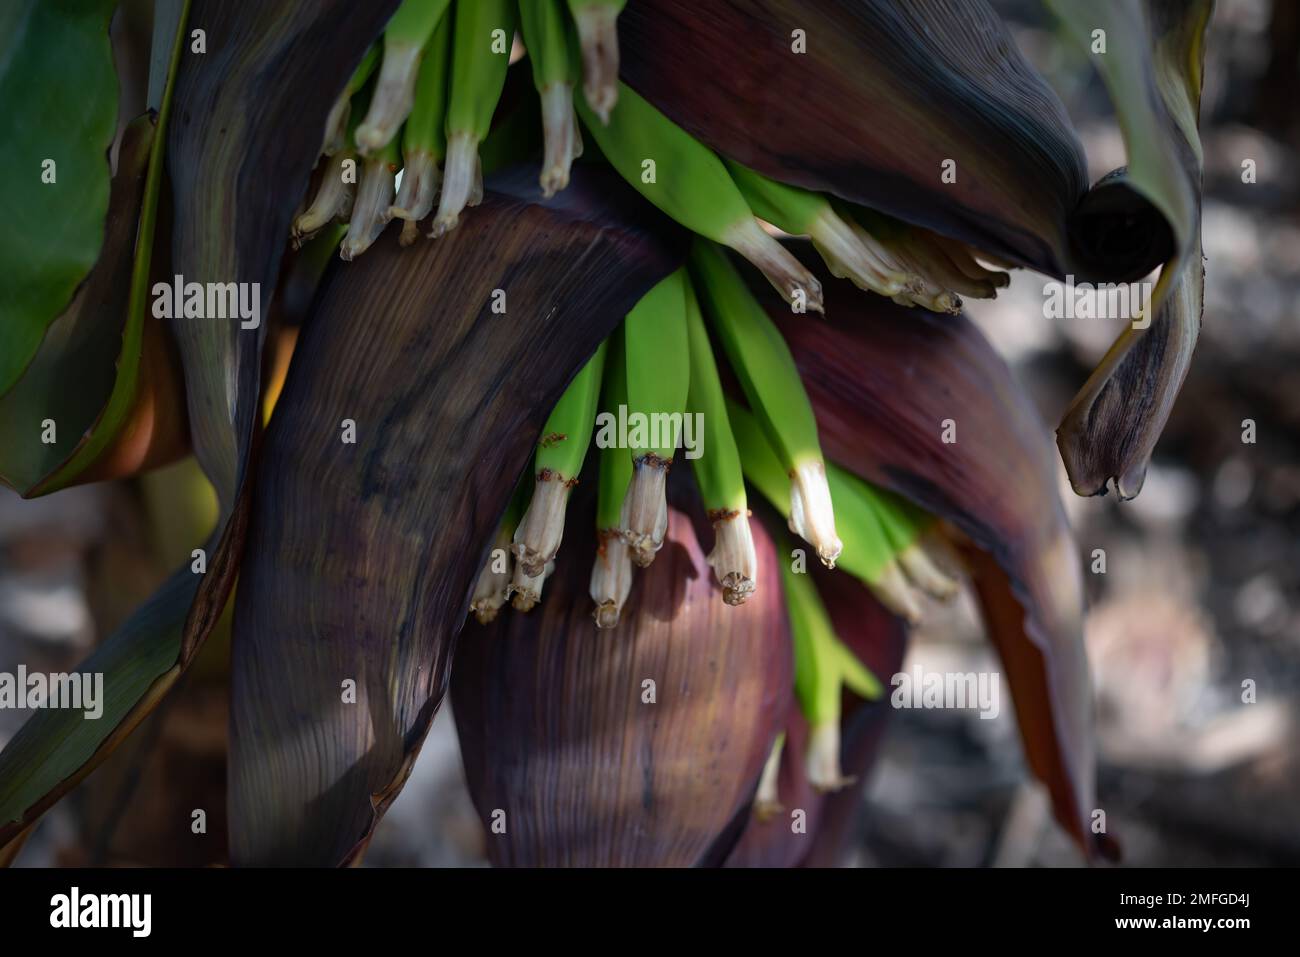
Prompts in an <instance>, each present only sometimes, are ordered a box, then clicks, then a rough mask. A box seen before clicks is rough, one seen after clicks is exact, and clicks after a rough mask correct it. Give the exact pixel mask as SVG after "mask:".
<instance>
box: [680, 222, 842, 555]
mask: <svg viewBox="0 0 1300 957" xmlns="http://www.w3.org/2000/svg"><path fill="white" fill-rule="evenodd" d="M690 266H691V272H692V275H693V276H694V277H695V280H696V282H695V288H696V290H697V291H698V292H699V293H700V299H701V300H702V302H703V303H704V305H705V312H706V313H707V314H708V316H709V319H710V320H711V321H712V323H713V328H714V329H715V330H716V332H717V334H718V338H719V340H721V342H722V345H723V348H724V349H725V350H726V352H727V358H728V359H729V360H730V361H731V368H732V369H733V370H734V371H735V373H736V377H737V378H738V379H739V380H740V384H741V388H742V389H744V392H745V397H746V398H747V399H748V400H749V406H750V408H751V409H753V410H754V413H755V415H756V416H757V417H758V420H759V423H760V424H761V425H762V427H763V431H764V433H765V434H766V435H767V438H768V441H769V442H771V443H772V448H773V449H774V450H775V451H776V453H777V458H778V459H779V461H780V462H781V466H782V468H783V469H784V470H785V472H786V474H787V475H789V477H790V512H789V519H790V530H791V531H792V532H794V533H795V534H796V535H798V536H799V537H800V538H802V539H803V540H804V541H806V542H808V543H809V544H811V545H812V546H813V547H814V548H815V549H817V557H818V558H820V559H821V560H822V562H823V563H824V564H825V565H826V566H827V567H829V568H834V567H835V561H836V559H838V558H839V557H840V551H841V550H842V548H843V546H842V544H841V542H840V539H839V536H838V535H836V533H835V513H834V508H833V506H832V504H831V495H830V489H829V488H828V487H827V485H826V465H825V462H824V460H823V458H822V450H821V443H820V441H819V440H818V438H817V420H816V419H815V418H814V417H813V411H812V403H811V402H809V400H808V394H807V393H806V392H804V388H803V383H802V382H800V380H799V370H798V369H796V368H795V364H794V357H793V356H791V355H790V349H789V347H788V346H787V345H786V344H785V340H784V339H783V338H781V333H780V332H779V331H778V330H777V328H776V326H775V325H774V324H773V322H772V320H771V319H769V318H768V316H767V313H765V312H764V311H763V307H762V306H760V305H759V304H758V301H757V300H756V299H754V296H753V294H752V293H751V292H750V291H749V288H748V287H747V286H746V285H745V281H744V279H742V278H741V277H740V274H739V273H738V272H736V269H735V267H733V266H732V265H731V263H730V262H728V261H727V256H726V254H725V253H724V252H723V251H722V250H721V249H720V248H718V247H717V246H715V245H714V244H713V243H710V242H707V241H705V240H700V239H697V240H696V241H695V244H694V246H693V247H692V248H691V258H690Z"/></svg>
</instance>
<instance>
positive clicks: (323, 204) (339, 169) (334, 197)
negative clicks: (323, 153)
mask: <svg viewBox="0 0 1300 957" xmlns="http://www.w3.org/2000/svg"><path fill="white" fill-rule="evenodd" d="M349 161H351V166H349V165H348V163H349ZM348 169H351V170H353V171H354V172H355V170H356V154H355V153H354V152H352V150H351V149H350V148H348V149H341V150H338V151H336V152H335V153H334V155H332V156H330V157H328V158H327V159H326V161H325V170H324V171H323V172H322V173H321V179H320V183H319V185H318V186H317V187H316V195H315V196H313V197H312V201H311V205H310V206H308V207H307V208H306V209H305V210H303V211H302V212H301V213H299V214H298V215H297V216H296V217H294V220H293V226H292V228H291V231H290V242H291V243H292V245H293V248H294V249H299V248H301V247H302V246H303V245H304V244H305V243H307V242H309V241H311V240H312V239H313V238H315V236H316V234H317V233H319V232H320V231H321V230H322V229H324V228H325V227H326V226H328V225H329V224H330V223H332V222H333V221H334V220H335V219H344V218H347V217H348V216H350V215H351V212H352V203H353V200H354V199H355V194H356V190H355V189H354V188H353V184H352V183H350V182H348V178H349V177H348V176H347V175H346V171H347V170H348Z"/></svg>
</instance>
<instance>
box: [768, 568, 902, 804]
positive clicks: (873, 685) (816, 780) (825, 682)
mask: <svg viewBox="0 0 1300 957" xmlns="http://www.w3.org/2000/svg"><path fill="white" fill-rule="evenodd" d="M787 545H788V543H787ZM788 555H789V549H788V547H787V548H785V549H783V552H782V559H781V561H780V562H779V564H780V565H781V579H782V581H783V583H784V584H785V603H786V609H787V610H788V612H789V615H790V632H791V636H792V638H793V639H794V687H795V696H796V697H797V698H798V699H799V706H800V708H801V709H802V711H803V713H804V717H805V718H807V719H808V726H809V737H808V750H807V753H806V754H805V755H804V762H805V770H806V772H807V775H808V783H809V784H811V785H812V786H813V787H814V788H816V789H817V790H818V791H838V790H839V789H840V788H842V787H844V786H845V785H847V784H851V783H852V780H853V779H852V778H846V777H844V775H843V774H842V773H841V772H840V695H841V693H842V690H843V689H844V688H846V687H847V688H848V689H849V690H850V691H852V692H853V693H854V694H857V695H859V696H861V697H863V698H867V699H875V698H879V697H880V695H881V691H882V689H881V686H880V682H879V681H877V680H876V676H875V675H873V674H872V673H871V672H870V671H868V670H867V668H866V667H865V666H863V664H862V662H860V661H858V659H857V658H856V657H854V655H853V652H851V651H849V649H848V648H846V647H845V646H844V644H843V643H842V642H841V641H840V640H839V639H838V638H837V637H835V629H834V627H833V626H832V624H831V619H830V615H829V614H828V613H827V611H826V606H825V605H823V604H822V600H821V595H819V594H818V593H817V586H816V585H815V584H814V583H813V580H812V578H811V577H810V576H809V575H808V574H807V573H800V572H796V571H795V570H794V569H793V568H792V567H791V563H790V561H789V560H788V558H787V557H786V556H788Z"/></svg>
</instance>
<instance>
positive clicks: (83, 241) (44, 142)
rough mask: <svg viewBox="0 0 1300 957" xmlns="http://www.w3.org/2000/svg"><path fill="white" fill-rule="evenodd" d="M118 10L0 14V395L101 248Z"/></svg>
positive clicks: (85, 0) (113, 122)
mask: <svg viewBox="0 0 1300 957" xmlns="http://www.w3.org/2000/svg"><path fill="white" fill-rule="evenodd" d="M116 6H117V3H116V0H76V2H62V3H50V2H47V0H17V2H11V3H7V4H5V5H4V7H3V9H2V10H0V114H2V115H3V116H4V118H5V133H4V136H3V137H0V176H2V177H3V181H4V184H5V187H4V189H3V190H0V217H3V220H4V223H5V229H4V232H3V235H2V236H0V261H2V262H4V263H5V266H6V268H5V269H4V270H3V271H0V395H4V394H5V393H7V392H8V391H9V390H10V389H11V388H12V387H13V385H14V383H15V382H17V381H18V379H19V377H20V376H21V375H22V374H23V370H25V369H26V368H27V366H28V364H29V363H30V362H31V361H32V358H33V357H34V356H35V355H36V352H37V350H38V349H39V348H40V344H41V340H42V339H44V337H45V333H46V331H47V330H48V328H49V326H50V324H51V323H52V322H54V320H55V319H56V318H57V317H58V316H60V315H61V314H62V313H63V312H64V310H65V309H66V308H67V306H68V304H69V303H70V302H71V301H72V297H73V294H74V293H75V292H76V289H77V287H78V286H79V285H80V284H81V282H82V281H83V280H84V279H85V278H86V276H87V275H88V274H89V273H90V270H91V267H93V266H94V265H95V260H96V259H98V258H99V251H100V248H101V246H102V245H103V242H104V230H105V218H106V217H107V214H108V204H109V181H110V170H109V163H108V149H109V147H110V146H111V145H112V142H113V138H114V135H115V134H116V132H117V79H116V76H115V75H114V72H113V51H112V46H111V44H110V43H109V36H108V24H109V20H110V18H111V17H112V15H113V10H114V8H115V7H116ZM51 117H57V118H58V122H57V123H53V124H52V123H51V122H50V118H51ZM51 163H52V164H53V165H49V164H51Z"/></svg>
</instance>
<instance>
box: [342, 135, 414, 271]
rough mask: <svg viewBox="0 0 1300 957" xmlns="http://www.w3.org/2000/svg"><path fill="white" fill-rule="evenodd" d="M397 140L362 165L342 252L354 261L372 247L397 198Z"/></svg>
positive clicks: (343, 257)
mask: <svg viewBox="0 0 1300 957" xmlns="http://www.w3.org/2000/svg"><path fill="white" fill-rule="evenodd" d="M400 160H401V157H400V156H398V152H397V143H396V142H395V141H389V143H388V144H387V145H386V146H383V147H380V148H379V149H378V150H376V151H375V152H374V153H372V154H371V155H370V157H369V158H368V159H366V160H365V162H364V163H363V164H362V166H361V182H360V183H359V184H358V185H357V198H356V200H355V201H354V202H353V203H352V215H351V217H350V218H349V220H348V233H347V235H346V236H344V237H343V243H342V245H341V246H340V247H339V256H340V257H341V258H342V259H345V260H347V261H348V262H351V261H352V260H353V259H355V258H356V257H357V256H360V255H361V254H362V253H363V252H365V251H366V250H367V249H369V248H370V247H371V245H372V244H373V243H374V241H375V240H376V239H378V238H379V234H380V233H382V232H383V231H384V226H385V225H386V224H387V220H386V219H385V214H386V213H387V212H388V207H389V206H390V205H392V202H393V192H394V189H395V188H396V182H397V171H398V170H399V169H401V162H400Z"/></svg>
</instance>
